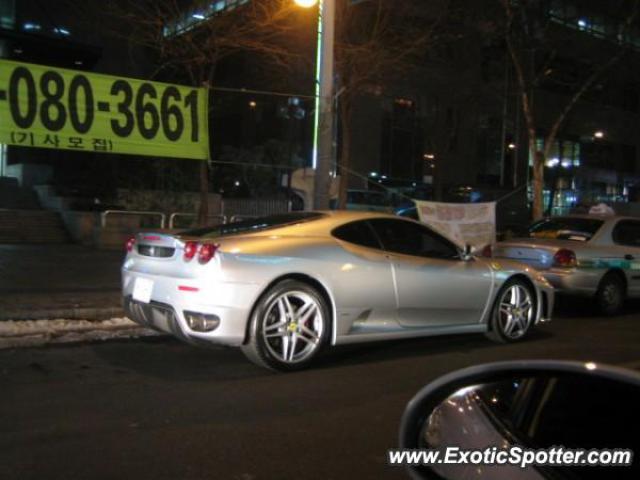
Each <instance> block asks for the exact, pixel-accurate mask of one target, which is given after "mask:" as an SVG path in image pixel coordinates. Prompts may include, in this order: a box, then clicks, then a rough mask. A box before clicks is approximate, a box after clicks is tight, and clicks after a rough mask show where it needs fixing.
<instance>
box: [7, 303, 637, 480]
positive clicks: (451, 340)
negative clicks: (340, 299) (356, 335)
mask: <svg viewBox="0 0 640 480" xmlns="http://www.w3.org/2000/svg"><path fill="white" fill-rule="evenodd" d="M635 311H636V312H640V309H636V310H635ZM639 345H640V314H638V313H627V314H625V315H622V316H619V317H616V318H611V319H604V318H597V317H594V316H590V314H589V308H588V307H587V306H583V307H582V310H581V311H579V312H576V313H571V312H570V311H566V312H565V313H564V314H563V315H562V317H559V318H557V319H556V320H555V321H554V322H553V323H552V324H548V325H545V326H543V327H542V328H540V329H539V330H538V331H537V332H536V333H535V334H534V336H533V337H532V338H531V339H530V340H527V341H525V342H524V343H520V344H515V345H506V346H505V345H495V344H492V343H490V342H489V341H488V340H485V339H484V337H483V336H462V337H439V338H429V339H417V340H410V341H402V342H393V343H379V344H370V345H363V346H357V347H349V348H340V349H336V350H334V351H332V352H329V353H327V354H326V355H325V356H324V357H323V358H322V359H321V360H320V362H319V364H318V365H317V367H316V368H314V369H312V370H308V371H305V372H300V373H295V374H273V373H269V372H266V371H263V370H261V369H259V368H257V367H254V366H253V365H251V364H249V363H248V362H247V361H246V360H245V359H244V357H243V356H242V354H241V353H240V352H239V351H236V350H233V349H198V348H195V347H190V346H187V345H183V344H180V343H178V342H177V341H174V340H170V339H163V340H153V341H149V340H147V341H123V342H112V343H105V344H87V345H76V346H66V347H48V348H41V349H25V350H12V351H0V478H2V479H7V480H8V479H21V480H27V479H65V480H70V479H103V478H104V479H107V478H108V479H128V478H131V479H137V480H140V479H172V480H175V479H205V478H206V479H238V480H253V479H255V480H261V479H365V478H376V479H377V478H398V479H401V478H405V475H404V473H403V471H402V470H399V469H397V468H392V467H389V466H387V465H386V460H385V458H386V457H385V455H386V451H387V449H389V448H391V447H394V446H395V445H396V437H397V431H398V421H399V418H400V416H401V414H402V411H403V409H404V407H405V405H406V403H407V401H408V400H409V399H410V398H411V397H412V396H413V395H414V393H415V392H416V391H417V390H418V389H420V387H422V386H423V385H424V384H426V383H427V382H429V381H430V380H433V379H434V378H436V377H438V376H439V375H442V374H444V373H446V372H450V371H452V370H455V369H458V368H462V367H466V366H469V365H475V364H479V363H482V362H491V361H497V360H507V359H527V358H539V359H551V358H557V359H574V360H582V361H597V362H606V363H610V364H616V365H623V366H628V367H632V368H638V367H639V366H640V349H639V348H638V347H639Z"/></svg>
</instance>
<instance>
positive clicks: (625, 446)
mask: <svg viewBox="0 0 640 480" xmlns="http://www.w3.org/2000/svg"><path fill="white" fill-rule="evenodd" d="M638 404H640V375H639V374H637V373H636V372H632V371H630V370H623V369H620V368H616V367H609V366H606V365H599V364H594V363H578V362H564V361H562V362H561V361H549V360H531V361H513V362H499V363H492V364H486V365H478V366H474V367H470V368H466V369H464V370H460V371H457V372H454V373H450V374H448V375H445V376H444V377H441V378H439V379H437V380H435V381H434V382H432V383H430V384H428V385H427V386H426V387H424V388H423V389H422V390H421V391H420V392H418V394H417V395H416V396H415V397H414V398H413V399H412V400H411V401H410V402H409V404H408V405H407V408H406V410H405V412H404V415H403V417H402V422H401V426H400V443H399V447H400V448H399V449H398V450H391V451H390V452H389V458H388V461H389V463H390V464H391V465H398V464H403V465H405V467H406V468H407V469H408V471H409V474H410V476H411V477H412V478H414V479H459V478H483V479H484V478H487V479H489V478H509V479H515V480H519V479H523V480H524V479H527V480H528V479H543V478H553V479H556V478H559V479H573V478H608V477H610V476H612V475H613V476H615V478H629V479H631V478H640V466H639V465H638V462H637V461H636V462H635V464H632V461H633V452H634V451H635V452H640V437H639V436H638V435H637V434H636V432H635V429H633V428H629V426H631V425H639V424H640V409H638V408H637V405H638ZM592 451H595V452H600V453H601V454H602V455H601V456H597V457H590V458H588V457H587V455H588V453H589V452H592ZM404 452H409V453H404ZM414 452H426V453H424V454H422V456H420V454H417V453H414ZM434 452H440V453H439V454H437V457H434V455H436V453H434ZM504 452H506V453H504ZM554 452H555V453H554ZM566 452H570V453H566ZM578 452H582V453H581V454H579V453H578ZM607 452H608V453H607ZM410 453H413V456H410V455H409V454H410ZM394 455H395V461H394V457H393V456H394ZM399 455H400V456H402V455H407V457H405V458H410V459H411V460H407V461H406V462H398V459H399V458H400V457H399ZM576 455H578V457H576ZM616 455H617V457H615V458H614V456H616ZM463 457H464V459H465V461H464V462H458V463H455V461H454V462H450V461H446V460H445V459H447V458H448V459H456V458H457V459H461V458H463ZM569 457H571V458H569ZM562 462H564V464H563V463H562ZM567 462H568V463H567ZM571 462H574V463H573V464H571ZM613 465H618V466H613ZM621 465H625V466H624V467H622V466H621Z"/></svg>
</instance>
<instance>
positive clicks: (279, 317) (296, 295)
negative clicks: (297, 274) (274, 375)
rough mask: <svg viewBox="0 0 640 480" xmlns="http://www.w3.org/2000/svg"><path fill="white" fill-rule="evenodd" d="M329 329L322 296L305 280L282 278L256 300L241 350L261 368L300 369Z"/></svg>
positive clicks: (324, 342)
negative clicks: (247, 335)
mask: <svg viewBox="0 0 640 480" xmlns="http://www.w3.org/2000/svg"><path fill="white" fill-rule="evenodd" d="M329 330H330V314H329V308H328V306H327V302H326V301H325V299H324V298H323V296H322V295H321V294H320V293H319V292H318V291H317V290H316V289H315V288H313V287H312V286H310V285H308V284H306V283H303V282H299V281H296V280H284V281H282V282H279V283H278V284H276V285H275V286H273V287H272V288H271V289H269V290H268V291H267V292H266V293H265V294H264V295H263V296H262V297H261V298H260V300H258V303H257V304H256V306H255V308H254V310H253V314H252V316H251V324H250V328H249V338H248V340H247V343H246V344H245V345H243V346H242V351H243V352H244V354H245V355H246V356H247V358H249V360H251V361H252V362H254V363H256V364H257V365H260V366H262V367H266V368H269V369H272V370H280V371H293V370H300V369H302V368H305V367H307V366H308V365H309V363H310V362H311V361H312V360H313V359H314V358H315V357H316V356H317V354H318V353H319V352H320V350H321V349H322V347H323V346H324V345H325V344H326V341H327V339H328V338H329Z"/></svg>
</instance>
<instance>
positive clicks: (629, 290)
mask: <svg viewBox="0 0 640 480" xmlns="http://www.w3.org/2000/svg"><path fill="white" fill-rule="evenodd" d="M493 254H494V257H495V258H509V259H513V260H517V261H520V262H523V263H526V264H528V265H531V266H532V267H534V268H536V269H539V270H540V271H541V273H542V274H543V275H544V276H545V278H546V279H547V280H548V281H549V283H551V284H552V285H553V286H554V287H555V288H556V289H557V292H558V293H566V294H573V295H582V296H589V297H594V298H595V300H596V303H597V306H598V307H599V308H600V310H601V311H602V313H605V314H614V313H616V312H618V311H619V310H620V309H621V307H622V305H623V303H624V299H625V298H626V297H640V219H638V218H633V217H621V216H597V215H570V216H565V217H551V218H545V219H544V220H541V221H539V222H536V223H534V224H533V225H531V227H529V235H528V238H519V239H514V240H511V241H507V242H501V243H499V244H498V245H497V246H496V248H495V249H494V252H493Z"/></svg>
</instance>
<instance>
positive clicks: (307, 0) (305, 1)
mask: <svg viewBox="0 0 640 480" xmlns="http://www.w3.org/2000/svg"><path fill="white" fill-rule="evenodd" d="M294 2H295V4H296V5H298V6H299V7H304V8H311V7H313V6H314V5H315V4H316V3H318V0H294Z"/></svg>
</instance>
